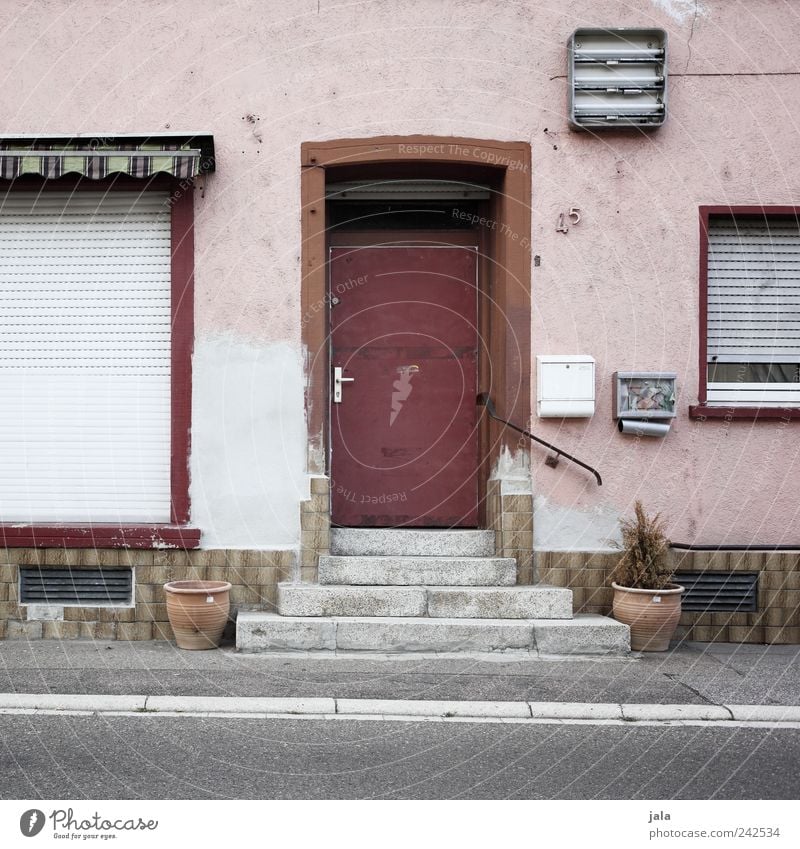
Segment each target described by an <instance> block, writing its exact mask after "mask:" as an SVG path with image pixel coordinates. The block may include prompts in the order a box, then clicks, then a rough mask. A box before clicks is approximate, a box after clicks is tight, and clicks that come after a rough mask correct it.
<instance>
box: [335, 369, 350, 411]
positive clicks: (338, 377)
mask: <svg viewBox="0 0 800 849" xmlns="http://www.w3.org/2000/svg"><path fill="white" fill-rule="evenodd" d="M354 382H355V378H354V377H342V367H341V366H334V367H333V403H334V404H341V403H342V384H343V383H354Z"/></svg>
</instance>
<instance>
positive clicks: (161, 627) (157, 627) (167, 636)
mask: <svg viewBox="0 0 800 849" xmlns="http://www.w3.org/2000/svg"><path fill="white" fill-rule="evenodd" d="M153 639H154V640H169V641H170V642H173V643H174V642H175V634H174V632H173V630H172V626H171V625H170V624H169V622H153Z"/></svg>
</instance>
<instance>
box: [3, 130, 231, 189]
mask: <svg viewBox="0 0 800 849" xmlns="http://www.w3.org/2000/svg"><path fill="white" fill-rule="evenodd" d="M213 170H214V139H213V136H211V135H210V134H205V133H204V134H192V135H181V136H177V135H174V134H171V135H169V136H165V135H164V136H162V135H151V136H131V135H123V136H109V135H108V134H106V135H102V134H99V133H98V134H95V135H92V136H88V135H82V136H60V137H59V136H39V137H35V136H14V137H11V136H0V180H15V179H17V178H18V177H25V176H37V177H44V178H45V179H48V180H53V179H58V178H59V177H65V176H68V175H77V176H79V177H86V178H88V179H90V180H102V179H103V178H104V177H111V176H114V175H116V174H126V175H128V176H129V177H137V178H147V177H153V176H155V175H156V174H169V175H171V176H173V177H178V178H180V179H186V178H191V177H196V176H198V175H199V174H206V173H209V172H211V171H213Z"/></svg>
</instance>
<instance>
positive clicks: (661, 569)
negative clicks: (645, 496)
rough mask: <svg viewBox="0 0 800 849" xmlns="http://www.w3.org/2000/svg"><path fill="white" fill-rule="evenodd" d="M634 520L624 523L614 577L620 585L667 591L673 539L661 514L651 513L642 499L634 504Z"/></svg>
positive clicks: (670, 572)
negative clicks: (669, 559)
mask: <svg viewBox="0 0 800 849" xmlns="http://www.w3.org/2000/svg"><path fill="white" fill-rule="evenodd" d="M634 512H635V518H634V519H625V520H623V521H622V523H621V528H622V544H619V543H617V548H619V549H620V550H621V551H622V556H621V557H620V559H619V563H618V564H617V566H616V568H615V569H614V572H613V574H612V578H613V580H614V581H616V582H617V583H618V584H619V585H620V586H623V587H630V588H632V589H639V590H663V589H664V588H665V587H666V586H668V585H669V583H670V582H671V579H672V571H671V569H670V568H669V567H668V566H667V550H668V549H669V540H668V539H667V536H666V534H665V533H664V522H663V520H662V519H661V514H660V513H656V515H655V516H653V517H650V516H648V515H647V514H646V513H645V511H644V507H643V506H642V502H641V501H636V503H635V504H634Z"/></svg>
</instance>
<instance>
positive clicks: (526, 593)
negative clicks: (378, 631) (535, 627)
mask: <svg viewBox="0 0 800 849" xmlns="http://www.w3.org/2000/svg"><path fill="white" fill-rule="evenodd" d="M278 613H280V614H281V615H282V616H393V617H397V616H430V617H434V618H442V617H444V618H458V619H570V618H571V617H572V590H569V589H566V588H565V587H551V586H547V585H544V584H538V585H535V586H514V587H438V586H437V587H433V586H425V587H422V586H349V585H348V586H340V585H332V584H327V585H322V584H290V583H284V584H278Z"/></svg>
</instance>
